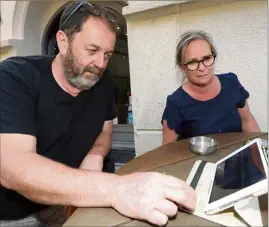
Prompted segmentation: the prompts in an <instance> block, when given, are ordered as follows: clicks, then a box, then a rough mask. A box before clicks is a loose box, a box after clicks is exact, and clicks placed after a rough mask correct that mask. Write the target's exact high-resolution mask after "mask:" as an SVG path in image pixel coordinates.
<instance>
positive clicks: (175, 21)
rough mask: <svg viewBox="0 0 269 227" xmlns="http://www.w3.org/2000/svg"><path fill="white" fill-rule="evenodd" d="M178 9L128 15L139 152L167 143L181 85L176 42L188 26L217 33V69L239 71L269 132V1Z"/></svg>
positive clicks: (255, 109) (260, 122)
mask: <svg viewBox="0 0 269 227" xmlns="http://www.w3.org/2000/svg"><path fill="white" fill-rule="evenodd" d="M200 2H201V1H200ZM139 4H142V2H141V3H139ZM129 7H130V6H129ZM175 7H178V12H179V13H176V14H171V15H167V16H162V17H154V18H152V19H139V17H136V16H135V14H134V15H131V16H130V17H129V15H127V25H128V39H129V44H128V45H129V54H130V56H129V58H130V71H131V87H132V95H133V97H132V100H133V111H134V113H133V114H134V121H135V135H136V137H135V141H136V151H137V153H138V155H139V154H142V153H144V152H146V151H149V150H151V149H153V148H155V147H157V146H159V145H161V138H162V131H161V129H162V125H161V123H160V122H161V117H162V113H163V110H164V107H165V101H166V97H167V95H168V94H171V93H172V92H173V91H174V90H175V89H176V88H177V87H179V86H180V84H181V82H180V81H181V78H180V75H179V73H178V72H177V70H176V69H175V66H174V62H175V59H174V54H175V48H176V42H177V39H178V37H179V36H180V34H182V33H183V32H184V31H186V30H188V29H203V30H205V31H207V32H209V33H211V35H212V36H213V38H214V40H215V43H216V45H217V49H218V52H219V58H218V60H217V64H216V73H224V72H235V73H236V74H237V75H238V77H239V79H240V81H241V82H242V84H243V85H244V86H245V88H246V89H247V90H248V91H249V92H250V94H251V96H250V98H249V104H250V107H251V110H252V113H253V114H254V116H255V117H256V119H257V121H258V123H259V125H260V126H261V128H262V130H263V131H267V1H242V2H234V3H227V4H220V5H215V6H207V7H204V8H200V9H194V10H191V8H190V7H189V8H188V10H186V11H185V12H181V13H180V8H181V5H178V6H176V5H175ZM182 7H183V6H182ZM127 14H128V13H127ZM144 14H146V12H145V13H144ZM139 16H141V14H140V15H139ZM140 18H141V17H140Z"/></svg>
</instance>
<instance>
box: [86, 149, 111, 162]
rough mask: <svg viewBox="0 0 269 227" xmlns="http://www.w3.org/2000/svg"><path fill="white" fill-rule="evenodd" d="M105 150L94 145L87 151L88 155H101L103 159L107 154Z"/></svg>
mask: <svg viewBox="0 0 269 227" xmlns="http://www.w3.org/2000/svg"><path fill="white" fill-rule="evenodd" d="M107 153H108V152H107V151H105V149H104V148H103V147H101V146H96V147H93V148H92V149H91V150H90V152H89V153H88V155H96V156H97V155H99V156H100V157H102V158H103V159H104V158H105V156H106V155H107Z"/></svg>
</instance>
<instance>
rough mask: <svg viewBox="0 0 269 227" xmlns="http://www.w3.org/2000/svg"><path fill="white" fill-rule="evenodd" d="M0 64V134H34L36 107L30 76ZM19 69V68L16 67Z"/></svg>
mask: <svg viewBox="0 0 269 227" xmlns="http://www.w3.org/2000/svg"><path fill="white" fill-rule="evenodd" d="M3 64H5V63H3V62H2V63H1V64H0V80H1V87H0V126H1V127H0V133H21V134H30V135H33V136H35V134H36V116H35V115H36V111H35V110H36V105H35V99H34V97H33V90H32V88H31V80H28V79H29V78H30V77H31V76H29V75H27V76H25V77H23V75H24V73H26V72H25V71H23V70H22V69H20V71H19V70H16V69H15V70H14V68H12V67H10V65H9V64H8V67H4V65H3ZM18 68H19V67H18ZM27 77H29V78H28V79H27Z"/></svg>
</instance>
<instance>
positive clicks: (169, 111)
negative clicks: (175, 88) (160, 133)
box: [162, 96, 182, 134]
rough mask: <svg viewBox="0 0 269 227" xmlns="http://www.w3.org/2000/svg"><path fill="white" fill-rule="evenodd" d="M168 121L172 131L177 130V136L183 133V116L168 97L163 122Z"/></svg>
mask: <svg viewBox="0 0 269 227" xmlns="http://www.w3.org/2000/svg"><path fill="white" fill-rule="evenodd" d="M163 120H166V121H167V126H168V128H169V129H171V130H175V131H176V133H177V134H180V133H181V132H182V116H181V113H180V111H179V108H178V106H177V105H176V104H175V103H174V102H173V101H172V100H171V97H170V96H168V98H167V101H166V106H165V109H164V112H163V116H162V121H163Z"/></svg>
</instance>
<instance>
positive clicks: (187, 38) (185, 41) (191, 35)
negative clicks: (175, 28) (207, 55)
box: [176, 30, 217, 67]
mask: <svg viewBox="0 0 269 227" xmlns="http://www.w3.org/2000/svg"><path fill="white" fill-rule="evenodd" d="M193 40H205V41H206V42H207V43H208V44H209V45H210V48H211V52H212V54H213V55H214V56H217V50H216V47H215V45H214V43H213V39H212V37H211V35H210V34H208V33H206V32H204V31H201V30H190V31H186V32H184V33H183V34H182V35H181V36H180V39H179V42H178V44H177V50H176V65H177V66H178V67H180V65H181V64H182V63H183V57H184V53H185V50H186V47H187V46H188V45H189V43H190V42H192V41H193Z"/></svg>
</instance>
